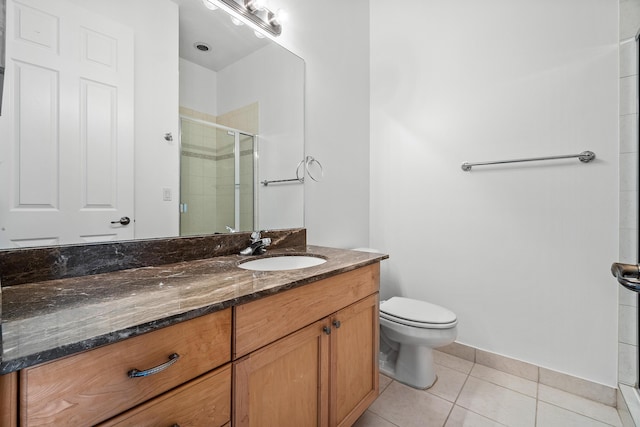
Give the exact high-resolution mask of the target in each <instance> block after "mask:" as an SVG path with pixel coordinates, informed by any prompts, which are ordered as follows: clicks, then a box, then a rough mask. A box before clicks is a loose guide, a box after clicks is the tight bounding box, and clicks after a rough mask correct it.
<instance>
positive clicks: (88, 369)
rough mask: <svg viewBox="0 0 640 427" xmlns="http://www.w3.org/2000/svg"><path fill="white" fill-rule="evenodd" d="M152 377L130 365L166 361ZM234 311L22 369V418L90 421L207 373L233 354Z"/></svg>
mask: <svg viewBox="0 0 640 427" xmlns="http://www.w3.org/2000/svg"><path fill="white" fill-rule="evenodd" d="M174 353H176V354H178V355H179V358H178V359H177V360H176V361H175V363H174V364H173V365H171V366H169V367H168V368H167V369H165V370H163V371H161V372H158V373H155V374H153V375H150V376H146V377H140V378H129V376H128V373H129V371H131V370H132V369H137V370H146V369H149V368H152V367H155V366H158V365H162V364H164V363H166V362H167V361H168V360H169V356H170V355H172V354H174ZM230 353H231V310H230V309H226V310H224V311H220V312H217V313H214V314H210V315H207V316H203V317H198V318H196V319H192V320H188V321H186V322H182V323H179V324H176V325H173V326H169V327H167V328H163V329H159V330H157V331H154V332H150V333H148V334H145V335H140V336H138V337H134V338H130V339H127V340H124V341H120V342H117V343H115V344H111V345H108V346H105V347H101V348H97V349H95V350H91V351H88V352H85V353H81V354H77V355H74V356H70V357H67V358H64V359H60V360H57V361H54V362H50V363H46V364H43V365H39V366H35V367H33V368H27V369H24V370H23V371H21V374H20V407H21V409H20V419H21V424H22V425H25V426H32V425H65V426H76V425H91V424H96V423H98V422H100V421H104V420H106V419H108V418H110V417H113V416H114V415H117V414H119V413H121V412H123V411H125V410H127V409H129V408H131V407H133V406H135V405H137V404H139V403H142V402H144V401H146V400H148V399H150V398H152V397H155V396H157V395H159V394H161V393H164V392H165V391H167V390H169V389H172V388H174V387H176V386H178V385H180V384H182V383H185V382H187V381H189V380H190V379H192V378H195V377H197V376H199V375H201V374H203V373H205V372H208V371H210V370H212V369H214V368H216V367H218V366H220V365H222V364H224V363H226V362H228V361H230V356H231V354H230Z"/></svg>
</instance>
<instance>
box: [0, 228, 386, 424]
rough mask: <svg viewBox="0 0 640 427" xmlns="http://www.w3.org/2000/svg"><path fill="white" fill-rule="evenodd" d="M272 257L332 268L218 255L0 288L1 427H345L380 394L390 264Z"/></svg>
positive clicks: (377, 257)
mask: <svg viewBox="0 0 640 427" xmlns="http://www.w3.org/2000/svg"><path fill="white" fill-rule="evenodd" d="M187 240H188V239H187ZM185 241H186V240H185ZM158 242H160V241H158ZM277 254H280V255H310V256H314V257H321V258H324V259H326V262H325V263H324V264H321V265H318V266H314V267H309V268H304V269H295V270H288V271H273V272H267V271H250V270H244V269H241V268H238V263H240V262H243V261H245V260H246V258H244V257H240V256H238V255H222V256H215V257H211V258H205V259H190V260H184V261H180V262H175V263H172V264H161V265H153V266H145V267H138V268H129V269H124V270H119V271H111V272H106V273H101V274H91V275H79V276H77V277H66V278H58V279H52V280H45V281H39V282H30V283H21V284H16V285H13V286H7V287H4V288H2V294H1V295H2V308H3V311H2V350H3V352H2V355H3V358H2V362H1V364H0V368H1V370H0V373H2V375H0V426H3V427H4V426H16V425H23V426H31V425H69V426H72V425H78V426H80V425H82V426H85V425H103V426H116V425H117V426H125V425H129V426H133V425H135V426H140V425H164V424H166V425H168V426H169V425H215V426H226V425H234V426H251V425H305V426H306V425H319V426H348V425H352V424H353V423H354V422H355V421H356V420H357V419H358V417H359V416H360V415H361V414H362V413H363V412H364V411H365V410H366V408H367V407H368V406H369V405H370V404H371V402H373V400H375V398H376V397H377V394H378V365H377V352H378V333H379V327H378V289H379V271H380V270H379V263H380V261H381V260H382V259H385V258H386V256H385V255H381V254H371V253H364V252H356V251H347V250H339V249H331V248H323V247H314V246H306V245H304V246H292V247H286V246H285V247H278V248H275V249H272V250H269V253H268V254H267V256H273V255H277ZM0 261H1V257H0ZM137 375H141V376H139V377H138V376H137Z"/></svg>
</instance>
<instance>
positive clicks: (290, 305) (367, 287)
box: [234, 263, 380, 359]
mask: <svg viewBox="0 0 640 427" xmlns="http://www.w3.org/2000/svg"><path fill="white" fill-rule="evenodd" d="M379 287H380V264H379V263H375V264H372V265H368V266H366V267H362V268H359V269H357V270H353V271H349V272H347V273H342V274H339V275H337V276H334V277H330V278H328V279H324V280H320V281H318V282H315V283H312V284H309V285H305V286H301V287H299V288H295V289H291V290H288V291H284V292H281V293H279V294H276V295H272V296H269V297H266V298H262V299H259V300H257V301H252V302H249V303H247V304H243V305H239V306H237V307H235V308H234V310H235V329H234V331H235V340H234V342H235V347H234V359H236V358H238V357H242V356H244V355H246V354H249V353H250V352H252V351H254V350H256V349H258V348H260V347H263V346H265V345H267V344H269V343H270V342H273V341H276V340H277V339H279V338H282V337H283V336H285V335H288V334H290V333H291V332H294V331H297V330H298V329H300V328H303V327H304V326H307V325H308V324H310V323H313V322H315V321H317V320H320V319H322V318H323V317H326V316H328V315H330V314H331V313H334V312H336V311H338V310H340V309H341V308H343V307H346V306H348V305H349V304H352V303H354V302H356V301H359V300H361V299H362V298H365V297H367V296H369V295H371V294H373V293H375V292H378V289H379Z"/></svg>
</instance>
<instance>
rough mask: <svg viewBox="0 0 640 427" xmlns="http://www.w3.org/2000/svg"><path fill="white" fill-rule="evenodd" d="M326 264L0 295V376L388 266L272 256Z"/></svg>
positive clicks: (109, 276)
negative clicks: (298, 288)
mask: <svg viewBox="0 0 640 427" xmlns="http://www.w3.org/2000/svg"><path fill="white" fill-rule="evenodd" d="M282 254H285V255H312V256H318V257H321V258H325V259H326V260H327V262H326V263H324V264H320V265H318V266H314V267H308V268H304V269H297V270H286V271H273V272H271V271H250V270H244V269H241V268H239V267H238V264H239V263H240V262H243V261H247V260H249V259H253V258H255V257H243V256H240V255H229V256H218V257H214V258H208V259H202V260H195V261H186V262H178V263H174V264H167V265H160V266H154V267H141V268H132V269H128V270H122V271H117V272H110V273H103V274H94V275H89V276H81V277H75V278H65V279H57V280H48V281H44V282H37V283H29V284H23V285H19V286H8V287H4V288H2V293H1V298H2V311H1V313H2V328H1V331H2V342H1V344H2V345H1V346H0V349H2V358H1V360H0V374H6V373H9V372H13V371H17V370H19V369H22V368H26V367H28V366H32V365H35V364H38V363H42V362H45V361H50V360H54V359H56V358H59V357H63V356H66V355H70V354H74V353H77V352H80V351H84V350H88V349H91V348H95V347H98V346H101V345H104V344H109V343H113V342H116V341H120V340H123V339H126V338H130V337H133V336H135V335H138V334H141V333H145V332H149V331H152V330H155V329H159V328H162V327H165V326H169V325H172V324H175V323H178V322H181V321H184V320H188V319H192V318H194V317H198V316H201V315H204V314H208V313H213V312H215V311H219V310H222V309H224V308H227V307H231V306H234V305H237V304H241V303H244V302H247V301H251V300H254V299H258V298H261V297H264V296H268V295H271V294H274V293H277V292H279V291H282V290H285V289H290V288H293V287H296V286H301V285H304V284H307V283H312V282H315V281H318V280H321V279H324V278H327V277H331V276H333V275H336V274H339V273H343V272H347V271H350V270H354V269H356V268H359V267H363V266H366V265H369V264H373V263H376V262H379V261H381V260H383V259H386V258H387V256H386V255H383V254H375V253H367V252H359V251H352V250H345V249H333V248H327V247H320V246H304V247H290V248H283V249H276V250H270V251H268V252H267V254H265V255H262V256H261V257H265V256H274V255H282Z"/></svg>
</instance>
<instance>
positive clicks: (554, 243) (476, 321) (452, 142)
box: [370, 0, 618, 386]
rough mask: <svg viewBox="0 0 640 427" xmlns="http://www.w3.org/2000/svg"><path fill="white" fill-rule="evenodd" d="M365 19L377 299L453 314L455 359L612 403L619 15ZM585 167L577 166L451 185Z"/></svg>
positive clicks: (429, 4)
mask: <svg viewBox="0 0 640 427" xmlns="http://www.w3.org/2000/svg"><path fill="white" fill-rule="evenodd" d="M407 11H411V13H407ZM370 13H371V151H372V153H371V186H372V190H371V245H372V246H374V247H377V248H380V249H382V250H384V251H386V252H388V253H390V255H391V258H390V259H389V260H388V261H387V262H388V271H386V272H385V273H387V274H385V275H384V277H383V280H386V281H387V283H386V286H385V288H384V289H383V294H386V295H383V297H384V296H388V295H390V294H401V295H405V296H409V297H415V298H422V299H425V300H429V301H431V302H433V303H436V304H440V305H443V306H446V307H448V308H450V309H452V310H453V311H454V312H456V314H457V315H458V319H459V338H458V341H459V342H462V343H464V344H468V345H472V346H474V347H478V348H481V349H485V350H488V351H491V352H495V353H499V354H503V355H506V356H509V357H513V358H517V359H520V360H524V361H527V362H531V363H534V364H536V365H540V366H543V367H547V368H550V369H553V370H556V371H561V372H566V373H568V374H571V375H574V376H578V377H583V378H586V379H589V380H592V381H596V382H600V383H603V384H606V385H609V386H616V352H617V343H616V341H617V339H616V337H617V320H616V319H617V312H616V310H617V307H616V304H617V285H616V283H615V281H613V278H612V277H611V276H610V273H609V266H610V264H611V262H613V261H615V260H616V258H617V253H618V237H617V236H618V231H617V224H618V216H617V214H618V208H617V192H618V153H617V152H618V147H617V139H618V138H617V135H618V130H617V125H618V118H617V114H618V82H617V77H618V69H617V63H618V47H617V39H618V34H617V30H618V26H617V25H618V24H617V21H618V6H617V2H611V1H607V0H592V1H589V2H584V1H582V0H562V1H557V0H545V1H536V2H532V1H527V0H515V1H514V0H486V1H483V2H477V1H473V0H462V1H458V2H438V1H425V0H403V1H402V2H401V3H400V4H394V7H389V4H388V3H387V2H382V1H380V0H372V1H371V12H370ZM587 149H588V150H592V151H594V152H595V153H596V154H597V160H596V161H594V162H592V163H590V164H580V162H578V161H577V160H570V161H557V162H547V163H536V164H526V165H515V166H501V167H484V168H481V167H478V168H474V170H473V171H472V172H470V173H469V172H463V171H462V170H461V168H460V164H461V163H462V162H463V161H482V160H498V159H505V158H506V159H508V158H522V157H537V156H545V155H554V154H569V153H578V152H581V151H582V150H587Z"/></svg>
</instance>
